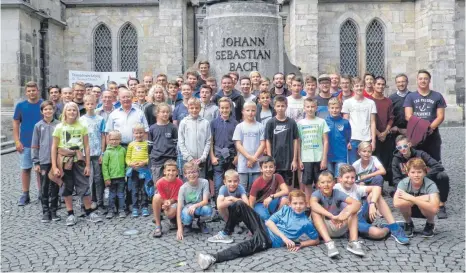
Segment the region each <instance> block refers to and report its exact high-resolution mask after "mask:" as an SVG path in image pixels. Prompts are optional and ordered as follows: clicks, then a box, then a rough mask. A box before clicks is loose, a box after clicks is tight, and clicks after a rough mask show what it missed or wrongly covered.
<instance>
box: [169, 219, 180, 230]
mask: <svg viewBox="0 0 466 273" xmlns="http://www.w3.org/2000/svg"><path fill="white" fill-rule="evenodd" d="M175 229H178V225H177V224H176V218H173V219H170V220H169V221H168V230H175Z"/></svg>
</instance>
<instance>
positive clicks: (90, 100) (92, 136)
mask: <svg viewBox="0 0 466 273" xmlns="http://www.w3.org/2000/svg"><path fill="white" fill-rule="evenodd" d="M96 104H97V101H96V98H95V96H94V95H85V96H84V108H85V109H86V114H85V115H84V116H82V117H80V118H79V122H81V124H82V125H83V126H86V127H87V130H88V135H89V148H90V150H91V154H90V157H91V168H92V178H91V179H89V180H90V182H91V184H90V185H89V187H90V189H91V198H92V207H93V208H96V207H99V208H102V209H104V181H103V180H102V168H101V166H100V164H102V155H103V153H104V152H105V120H104V118H103V117H101V116H98V115H96V114H95V107H96Z"/></svg>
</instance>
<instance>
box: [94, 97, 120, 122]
mask: <svg viewBox="0 0 466 273" xmlns="http://www.w3.org/2000/svg"><path fill="white" fill-rule="evenodd" d="M113 97H114V96H113V92H112V91H108V90H107V91H104V92H102V106H101V107H99V108H97V109H96V110H95V114H96V115H99V116H101V117H103V118H104V120H105V122H107V120H108V117H109V116H110V113H112V112H113V110H115V106H113Z"/></svg>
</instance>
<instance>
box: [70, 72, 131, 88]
mask: <svg viewBox="0 0 466 273" xmlns="http://www.w3.org/2000/svg"><path fill="white" fill-rule="evenodd" d="M129 77H133V78H135V77H136V72H95V71H76V70H70V71H69V74H68V79H69V84H70V86H73V83H75V82H84V83H90V84H92V85H100V86H104V88H106V87H107V82H109V81H114V82H116V83H117V84H126V82H127V81H128V78H129Z"/></svg>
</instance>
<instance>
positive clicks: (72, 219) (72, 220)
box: [66, 214, 78, 226]
mask: <svg viewBox="0 0 466 273" xmlns="http://www.w3.org/2000/svg"><path fill="white" fill-rule="evenodd" d="M77 222H78V218H76V216H74V214H71V215H68V218H66V225H67V226H74V225H76V223H77Z"/></svg>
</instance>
